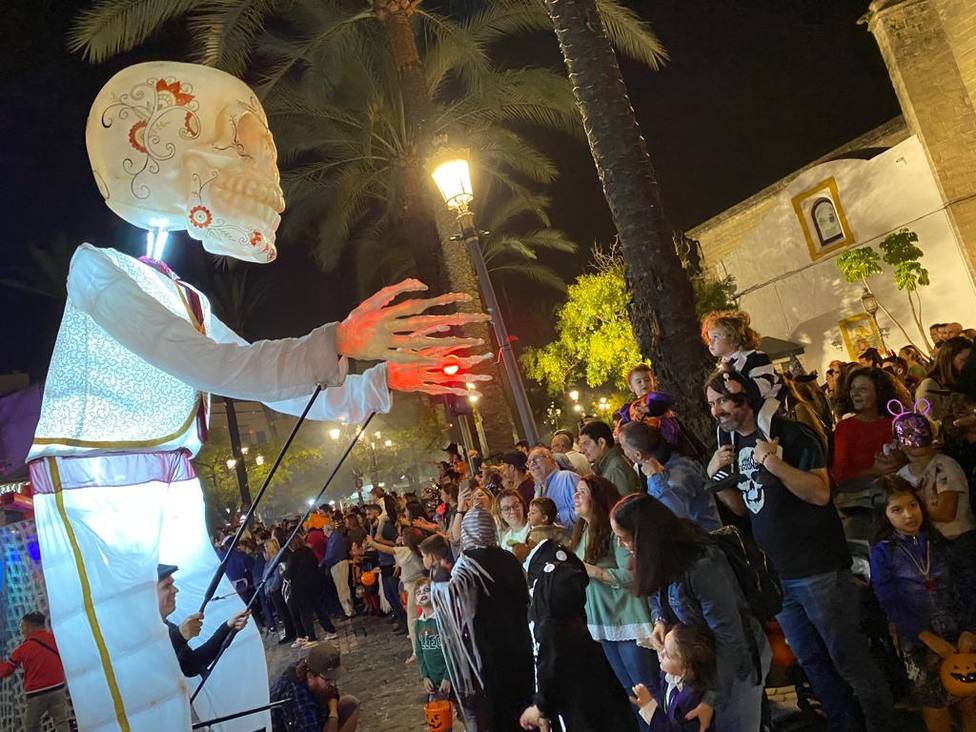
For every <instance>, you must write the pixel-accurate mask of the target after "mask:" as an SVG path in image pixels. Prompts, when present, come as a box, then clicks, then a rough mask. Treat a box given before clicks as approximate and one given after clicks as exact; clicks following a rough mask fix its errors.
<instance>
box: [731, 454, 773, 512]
mask: <svg viewBox="0 0 976 732" xmlns="http://www.w3.org/2000/svg"><path fill="white" fill-rule="evenodd" d="M755 449H756V448H755V447H743V448H742V449H741V450H739V454H738V456H737V460H738V462H739V484H738V488H739V491H740V492H741V493H742V500H743V501H744V502H745V504H746V508H748V509H749V510H750V511H751V512H752V513H759V512H760V511H762V508H763V506H764V505H765V503H766V490H765V488H763V485H762V481H761V475H762V470H761V467H760V465H759V463H757V462H756V460H755V458H754V457H753V453H754V452H755Z"/></svg>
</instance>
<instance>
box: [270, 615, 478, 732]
mask: <svg viewBox="0 0 976 732" xmlns="http://www.w3.org/2000/svg"><path fill="white" fill-rule="evenodd" d="M316 632H318V633H320V634H321V628H317V631H316ZM336 632H337V633H338V634H339V640H338V645H339V650H340V651H341V652H342V674H341V676H340V677H339V681H338V685H339V690H340V691H341V692H342V693H343V694H352V695H353V696H355V697H357V698H358V699H359V701H360V702H362V716H361V718H360V722H359V732H426V730H427V729H428V728H427V722H426V720H425V718H424V702H425V701H426V696H425V695H424V690H423V686H422V685H421V683H420V673H419V672H418V671H417V666H416V664H410V665H407V664H405V663H404V661H405V660H406V658H407V656H409V655H410V652H409V641H408V640H407V637H406V636H405V635H394V634H393V633H392V626H391V625H390V623H389V621H387V620H384V619H382V618H372V617H356V618H353V619H352V620H346V621H340V622H337V623H336ZM319 638H320V639H321V638H322V635H320V636H319ZM277 640H278V639H277V636H273V635H272V636H267V637H266V638H265V649H266V650H267V657H268V676H269V678H270V679H271V680H272V681H273V680H274V679H275V678H277V677H278V675H279V674H280V673H281V672H282V671H283V670H284V669H285V668H286V667H287V666H288V664H290V663H294V662H295V661H297V660H298V659H299V658H300V657H301V650H299V649H294V648H292V647H291V646H290V645H281V646H279V645H278V644H277ZM455 729H461V725H455Z"/></svg>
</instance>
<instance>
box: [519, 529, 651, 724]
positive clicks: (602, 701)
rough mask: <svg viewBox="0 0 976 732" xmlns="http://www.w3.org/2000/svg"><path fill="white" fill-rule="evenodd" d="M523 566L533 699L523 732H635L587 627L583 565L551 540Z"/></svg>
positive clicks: (622, 693) (623, 698) (524, 717)
mask: <svg viewBox="0 0 976 732" xmlns="http://www.w3.org/2000/svg"><path fill="white" fill-rule="evenodd" d="M526 562H527V564H528V575H529V595H530V596H531V598H532V600H531V604H530V605H529V629H530V631H531V632H532V637H533V641H534V646H535V668H536V690H535V692H536V693H535V696H534V697H533V705H532V706H530V707H529V708H528V709H526V710H525V712H523V714H522V719H521V724H522V726H523V727H526V725H530V724H534V725H535V726H541V725H540V721H541V720H542V719H546V720H548V722H549V726H550V729H551V730H553V731H554V732H557V731H560V730H563V731H564V732H607V731H608V730H613V732H637V719H636V716H635V714H634V710H633V709H632V708H631V705H630V702H629V700H628V698H627V694H626V692H625V691H624V688H623V687H622V686H621V685H620V682H619V681H618V680H617V677H616V675H615V674H614V673H613V669H612V668H611V667H610V663H609V662H608V661H607V657H606V656H605V655H604V654H603V648H601V647H600V644H599V643H597V642H596V641H595V640H593V638H592V637H591V636H590V631H589V629H588V628H587V626H586V585H587V584H588V583H589V581H590V580H589V577H588V576H587V574H586V568H585V567H584V566H583V562H582V561H580V559H579V558H578V557H577V556H576V555H575V554H573V552H571V551H569V550H567V549H565V548H563V547H561V546H560V545H559V544H557V543H556V542H555V541H553V540H552V539H547V540H545V541H543V542H541V543H540V544H539V545H537V546H536V547H535V549H533V551H532V553H531V554H530V555H529V557H528V559H527V560H526Z"/></svg>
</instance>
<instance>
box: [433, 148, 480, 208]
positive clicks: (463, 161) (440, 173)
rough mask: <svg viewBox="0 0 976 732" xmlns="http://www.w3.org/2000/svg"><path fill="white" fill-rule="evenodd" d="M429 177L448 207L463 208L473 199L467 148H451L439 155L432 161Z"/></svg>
mask: <svg viewBox="0 0 976 732" xmlns="http://www.w3.org/2000/svg"><path fill="white" fill-rule="evenodd" d="M432 167H433V170H432V171H431V174H430V175H431V177H432V178H433V179H434V183H436V184H437V190H439V191H440V193H441V197H442V198H443V199H444V203H446V204H447V205H448V206H449V207H450V208H452V209H454V210H463V209H466V208H467V207H468V204H469V203H471V201H472V200H474V189H473V188H472V186H471V166H470V165H469V164H468V151H467V150H453V151H448V152H446V153H444V154H443V155H441V156H439V157H438V158H437V159H436V160H435V161H434V162H433V163H432Z"/></svg>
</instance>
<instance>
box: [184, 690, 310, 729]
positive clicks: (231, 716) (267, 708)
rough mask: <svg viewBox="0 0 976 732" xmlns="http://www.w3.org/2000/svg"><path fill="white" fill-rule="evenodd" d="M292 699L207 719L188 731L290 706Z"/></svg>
mask: <svg viewBox="0 0 976 732" xmlns="http://www.w3.org/2000/svg"><path fill="white" fill-rule="evenodd" d="M293 701H294V699H292V698H291V697H288V698H287V699H281V700H280V701H276V702H271V703H270V704H265V705H264V706H261V707H254V709H247V710H245V711H243V712H237V713H236V714H228V715H227V716H226V717H217V718H216V719H208V720H207V721H206V722H197V723H196V724H195V725H193V726H192V727H190V729H203V728H204V727H209V726H210V725H213V724H220V723H221V722H229V721H230V720H232V719H237V718H238V717H246V716H247V715H248V714H257V713H258V712H264V711H270V710H272V709H275V708H277V707H280V706H282V705H284V704H290V703H291V702H293Z"/></svg>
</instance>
